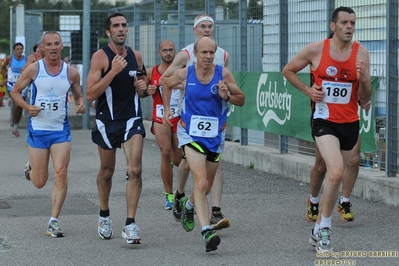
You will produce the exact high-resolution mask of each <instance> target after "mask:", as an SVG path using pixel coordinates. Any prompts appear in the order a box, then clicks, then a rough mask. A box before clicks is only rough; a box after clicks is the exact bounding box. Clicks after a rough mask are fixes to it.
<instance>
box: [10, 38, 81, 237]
mask: <svg viewBox="0 0 399 266" xmlns="http://www.w3.org/2000/svg"><path fill="white" fill-rule="evenodd" d="M42 40H43V44H44V49H45V58H44V59H40V60H38V61H37V62H34V63H32V64H30V65H29V66H28V67H27V68H26V69H25V70H24V71H23V72H22V74H21V76H20V77H19V78H18V80H17V82H16V83H15V84H14V87H13V89H12V91H11V96H12V98H13V99H14V100H15V104H16V105H18V106H21V107H22V108H24V109H25V110H26V111H28V113H29V119H28V128H27V134H26V139H27V142H28V145H29V160H30V171H29V178H30V180H31V181H32V183H33V185H34V186H35V187H36V188H42V187H44V186H45V185H46V183H47V181H48V178H49V172H48V167H49V161H50V157H51V161H52V165H53V168H54V171H53V172H54V188H53V192H52V208H51V217H50V220H49V223H48V226H47V232H46V234H47V235H49V236H51V237H63V236H65V233H64V231H63V230H62V229H61V228H60V226H59V221H58V218H59V215H60V213H61V209H62V206H63V204H64V201H65V198H66V195H67V190H68V165H69V160H70V156H71V139H72V134H71V128H70V125H69V121H68V102H67V100H66V99H67V94H68V91H69V89H71V90H72V92H73V94H74V96H75V106H76V107H75V111H76V113H77V114H84V113H85V112H86V108H85V105H84V101H83V96H82V91H81V87H80V76H79V73H78V72H77V71H76V70H75V69H73V68H71V67H68V65H67V64H65V63H63V62H62V60H61V56H60V55H61V51H62V49H63V44H62V40H61V36H60V35H59V34H58V33H57V32H54V31H49V32H46V33H45V34H44V35H43V37H42ZM31 83H32V97H31V99H30V104H28V103H26V102H25V100H24V99H23V98H22V95H21V92H22V90H24V89H25V88H26V87H27V86H28V85H29V84H31Z"/></svg>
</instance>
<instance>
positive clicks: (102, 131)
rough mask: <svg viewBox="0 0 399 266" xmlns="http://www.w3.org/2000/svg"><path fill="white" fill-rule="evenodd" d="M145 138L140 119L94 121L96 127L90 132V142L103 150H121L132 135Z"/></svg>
mask: <svg viewBox="0 0 399 266" xmlns="http://www.w3.org/2000/svg"><path fill="white" fill-rule="evenodd" d="M136 134H140V135H142V136H143V138H144V137H145V129H144V125H143V122H142V120H141V119H137V120H134V119H129V120H109V121H101V120H99V119H96V126H95V127H94V128H93V130H92V132H91V139H92V141H93V142H94V143H95V144H97V145H98V146H100V147H101V148H103V149H105V150H112V149H115V148H121V147H122V143H124V142H126V141H127V140H129V139H130V138H131V137H132V136H133V135H136Z"/></svg>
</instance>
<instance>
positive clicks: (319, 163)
mask: <svg viewBox="0 0 399 266" xmlns="http://www.w3.org/2000/svg"><path fill="white" fill-rule="evenodd" d="M313 171H316V172H317V173H319V174H323V175H324V174H325V173H326V172H327V167H326V164H325V162H324V160H323V159H321V158H317V159H316V161H315V163H314V166H313Z"/></svg>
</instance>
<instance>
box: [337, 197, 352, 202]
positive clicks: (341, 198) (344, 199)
mask: <svg viewBox="0 0 399 266" xmlns="http://www.w3.org/2000/svg"><path fill="white" fill-rule="evenodd" d="M349 201H350V198H345V197H343V196H341V197H340V198H339V203H342V202H349Z"/></svg>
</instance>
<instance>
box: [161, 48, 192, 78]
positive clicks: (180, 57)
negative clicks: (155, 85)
mask: <svg viewBox="0 0 399 266" xmlns="http://www.w3.org/2000/svg"><path fill="white" fill-rule="evenodd" d="M186 64H187V54H186V52H184V51H180V52H179V53H178V54H177V55H176V56H175V59H173V62H172V64H171V65H170V66H169V67H168V68H167V69H166V71H165V72H164V73H163V74H162V77H161V78H160V79H159V84H160V85H163V84H164V82H165V80H166V79H167V78H169V77H171V76H172V75H173V73H175V71H176V70H178V69H180V68H183V67H185V66H186Z"/></svg>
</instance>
